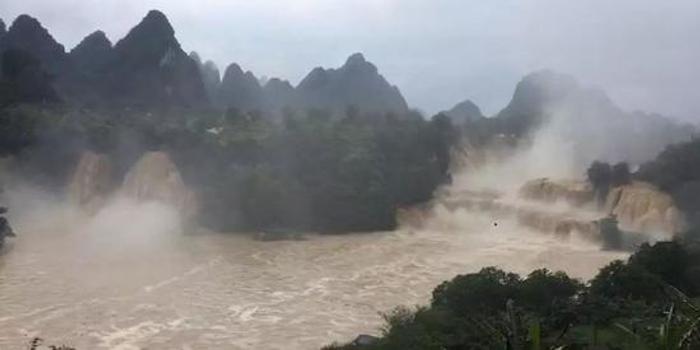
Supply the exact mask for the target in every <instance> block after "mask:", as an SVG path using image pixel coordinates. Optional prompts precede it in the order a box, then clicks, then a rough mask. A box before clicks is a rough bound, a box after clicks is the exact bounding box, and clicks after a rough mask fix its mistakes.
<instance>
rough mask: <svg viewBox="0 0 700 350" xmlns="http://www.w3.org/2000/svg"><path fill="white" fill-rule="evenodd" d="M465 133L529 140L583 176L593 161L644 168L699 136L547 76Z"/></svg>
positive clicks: (537, 75)
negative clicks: (666, 151)
mask: <svg viewBox="0 0 700 350" xmlns="http://www.w3.org/2000/svg"><path fill="white" fill-rule="evenodd" d="M458 107H459V106H458ZM458 107H455V109H458ZM471 110H472V111H474V108H473V107H472V109H471ZM445 113H446V115H448V116H452V115H455V118H456V121H459V120H462V119H463V118H464V116H461V115H460V114H459V113H455V112H454V110H453V111H448V112H445ZM473 113H475V112H473ZM467 128H470V129H471V130H470V131H468V132H469V133H471V134H472V141H477V140H482V141H483V139H484V136H485V135H498V134H500V135H506V136H508V137H509V138H510V139H514V140H526V141H527V140H529V141H528V142H532V143H534V144H533V145H532V146H533V147H535V148H537V147H541V148H543V149H536V150H534V151H533V153H537V154H539V155H549V156H552V157H554V154H553V153H555V152H553V151H554V150H557V151H558V152H559V155H560V156H562V157H569V158H571V159H568V160H566V161H565V163H569V164H577V165H578V167H579V168H577V169H572V171H574V172H577V173H579V174H580V173H582V172H581V171H582V170H583V169H581V168H580V167H583V166H587V165H588V164H590V163H591V162H592V161H594V160H604V161H608V162H620V161H626V162H629V163H630V164H633V165H636V164H641V163H643V162H644V161H648V160H651V159H653V157H655V156H656V155H657V154H658V153H659V152H661V151H662V150H663V149H664V147H665V146H666V145H668V144H672V143H678V142H684V141H688V140H690V139H691V138H692V137H693V135H694V134H695V133H696V129H695V127H693V126H692V125H689V124H681V123H678V122H675V121H673V120H671V119H668V118H665V117H663V116H661V115H658V114H649V113H642V112H627V111H624V110H622V109H621V108H620V107H618V106H617V105H616V104H615V103H614V102H613V101H612V100H611V99H610V98H609V97H608V96H607V94H606V93H605V92H604V91H602V90H600V89H593V88H589V87H585V86H582V85H580V84H579V83H578V82H577V81H576V79H574V78H573V77H571V76H569V75H566V74H561V73H556V72H552V71H548V70H543V71H537V72H534V73H532V74H529V75H527V76H525V77H524V78H523V79H522V80H521V81H520V82H519V83H518V85H517V86H516V88H515V92H514V93H513V97H512V99H511V101H510V102H509V104H508V105H507V106H506V107H505V108H503V109H502V110H501V111H500V112H499V113H497V114H496V115H495V116H493V117H491V118H475V119H472V121H471V122H468V123H467ZM540 151H542V152H540ZM551 160H552V161H553V163H556V162H554V160H555V159H551ZM559 160H562V159H559Z"/></svg>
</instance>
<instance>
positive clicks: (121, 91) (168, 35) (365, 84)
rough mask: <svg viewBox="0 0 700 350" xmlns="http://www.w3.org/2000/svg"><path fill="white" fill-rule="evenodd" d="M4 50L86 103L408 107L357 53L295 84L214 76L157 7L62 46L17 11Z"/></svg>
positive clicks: (0, 38) (239, 73)
mask: <svg viewBox="0 0 700 350" xmlns="http://www.w3.org/2000/svg"><path fill="white" fill-rule="evenodd" d="M8 50H20V51H23V52H26V53H27V54H29V55H31V56H33V57H34V58H36V59H37V60H38V62H39V63H40V66H41V68H42V69H43V70H45V72H46V73H47V74H49V75H50V76H51V77H52V78H53V79H52V80H53V81H54V82H53V85H55V89H56V91H57V92H58V95H59V96H60V97H61V99H62V100H64V101H65V102H67V103H71V104H78V105H83V106H88V107H90V106H93V107H106V108H113V107H129V108H139V109H151V108H158V109H161V108H168V107H185V108H215V109H226V108H236V109H239V110H241V111H244V112H245V111H251V110H259V111H262V112H275V113H278V112H280V111H281V110H282V109H285V108H291V109H308V108H317V109H326V110H330V111H333V112H340V113H342V112H344V111H345V110H346V109H347V108H348V107H355V108H357V109H358V110H360V111H364V112H379V113H385V112H398V113H401V112H405V111H406V110H408V106H407V104H406V101H405V100H404V98H403V96H402V95H401V93H400V91H399V90H398V88H397V87H396V86H393V85H391V84H390V83H388V82H387V81H386V79H385V78H384V77H383V76H381V75H380V74H379V72H378V70H377V68H376V67H375V66H374V65H373V64H372V63H370V62H367V61H366V60H365V59H364V57H363V56H362V55H361V54H354V55H352V56H350V57H349V58H348V60H347V62H346V63H345V64H344V65H343V66H342V67H340V68H337V69H323V68H320V67H319V68H316V69H314V70H312V71H311V72H310V73H309V75H308V76H307V77H306V78H305V79H304V80H302V82H301V83H300V84H299V86H297V87H294V86H292V85H291V84H289V82H287V81H285V80H281V79H278V78H272V79H269V80H268V81H267V82H266V83H265V84H264V85H261V84H260V81H259V80H258V78H257V77H255V75H254V74H253V73H252V72H250V71H245V72H244V71H243V69H242V68H241V67H240V66H238V65H237V64H235V63H232V64H230V65H229V66H228V67H227V69H226V70H225V72H224V74H223V76H221V74H220V72H219V70H218V68H217V67H216V65H215V64H214V63H213V62H211V61H206V62H204V63H203V62H202V59H201V58H200V56H199V55H198V54H197V53H196V52H192V53H191V54H190V55H188V54H186V53H185V52H184V51H183V49H182V47H181V46H180V43H179V42H178V40H177V38H176V37H175V30H174V29H173V27H172V26H171V24H170V22H169V21H168V19H167V17H166V16H165V15H164V14H163V13H162V12H160V11H157V10H152V11H149V12H148V14H147V15H146V16H145V17H144V18H143V19H142V20H141V21H140V22H139V23H138V24H137V25H136V26H134V27H133V28H132V29H131V30H130V31H129V32H128V34H127V35H126V36H125V37H124V38H122V39H120V40H119V41H117V42H116V43H115V44H114V45H112V43H111V42H110V41H109V39H108V38H107V36H106V35H105V33H104V32H102V31H100V30H98V31H95V32H93V33H91V34H90V35H88V36H86V37H85V38H84V39H83V40H82V41H81V42H80V43H79V44H78V45H76V47H74V48H73V49H72V50H71V51H70V52H68V53H67V52H66V51H65V49H64V47H63V45H61V44H59V43H58V42H56V40H54V38H53V37H52V36H51V34H50V33H49V31H48V30H47V29H46V28H44V27H43V26H42V25H41V23H40V22H39V21H38V20H37V19H35V18H33V17H30V16H28V15H20V16H19V17H17V19H16V20H15V21H14V22H13V24H12V26H11V27H10V28H9V30H5V27H4V23H0V54H2V53H4V52H5V51H8Z"/></svg>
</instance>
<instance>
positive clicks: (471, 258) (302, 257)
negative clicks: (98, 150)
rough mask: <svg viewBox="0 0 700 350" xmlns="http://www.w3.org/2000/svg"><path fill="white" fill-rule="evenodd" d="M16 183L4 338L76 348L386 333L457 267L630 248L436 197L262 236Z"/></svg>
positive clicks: (591, 259)
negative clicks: (340, 225) (434, 203)
mask: <svg viewBox="0 0 700 350" xmlns="http://www.w3.org/2000/svg"><path fill="white" fill-rule="evenodd" d="M17 197H18V198H19V197H21V198H23V199H22V201H19V200H16V201H15V202H16V203H14V204H13V206H12V215H11V216H10V220H11V221H12V223H13V225H14V226H15V230H16V231H17V232H18V233H19V235H18V238H16V239H15V240H14V241H12V242H10V243H9V244H8V245H7V246H6V247H5V248H4V249H3V251H2V255H0V349H25V348H26V345H27V344H28V342H29V341H30V340H31V339H32V338H33V337H36V336H38V337H41V338H43V339H45V340H46V342H47V343H52V344H64V343H65V344H69V345H71V346H74V347H76V348H78V349H252V348H255V349H286V350H288V349H319V348H320V347H321V346H323V345H325V344H329V343H331V342H333V341H341V342H344V341H349V340H351V339H352V338H353V337H354V336H355V335H357V334H358V333H370V334H372V333H374V334H376V333H379V332H380V326H381V325H382V318H381V313H382V312H387V311H389V310H391V309H392V308H393V307H395V306H398V305H409V306H410V305H417V304H424V303H427V302H429V300H430V293H431V291H432V289H433V288H434V287H435V286H436V285H437V284H439V283H440V282H442V281H443V280H445V279H449V278H451V277H453V276H455V275H456V274H460V273H468V272H473V271H477V270H479V269H480V268H481V267H484V266H499V267H502V268H504V269H509V270H513V271H516V272H519V273H526V272H528V271H530V270H531V269H533V268H540V267H547V268H550V269H555V270H558V269H562V270H564V271H567V272H568V273H569V274H571V275H574V276H577V277H581V278H588V277H591V276H592V275H593V274H594V273H595V272H596V271H597V269H598V268H599V267H600V266H602V265H604V264H605V263H607V262H609V261H610V260H612V259H615V258H621V257H624V255H623V254H621V253H612V252H601V251H600V249H599V248H598V247H597V246H595V245H592V244H590V243H586V242H581V241H577V240H575V239H574V240H568V241H562V240H558V239H555V238H554V237H553V236H551V235H545V234H542V233H535V232H530V231H527V230H525V229H522V228H520V227H518V226H516V225H514V224H512V223H510V222H508V221H500V222H498V225H497V226H494V218H492V217H489V216H488V215H486V214H484V213H479V214H476V213H469V212H466V211H463V210H457V211H455V212H448V211H444V210H443V211H440V210H438V212H437V213H436V214H435V216H434V217H433V218H432V219H430V220H429V221H428V222H427V223H426V225H425V227H424V228H422V229H414V228H408V227H407V228H402V229H400V230H397V231H395V232H383V233H371V234H346V235H341V236H319V235H314V234H308V235H307V236H306V240H303V241H277V242H261V241H256V240H254V239H252V238H250V236H245V235H241V234H221V233H212V232H206V231H203V230H198V229H181V228H180V227H179V225H178V224H177V215H176V214H175V213H174V212H173V211H171V210H169V209H168V208H166V207H163V206H162V205H160V204H156V203H132V202H125V201H121V202H117V203H115V204H112V205H111V206H110V207H108V208H107V209H106V210H103V211H102V212H100V213H99V214H97V215H96V216H94V217H88V216H86V215H83V214H78V213H77V212H75V211H72V210H69V209H65V208H63V206H60V205H56V204H50V203H47V202H46V201H44V200H42V199H40V198H38V197H36V196H32V195H31V194H29V195H27V194H26V193H25V194H23V195H21V196H19V195H18V196H17ZM49 202H50V201H49Z"/></svg>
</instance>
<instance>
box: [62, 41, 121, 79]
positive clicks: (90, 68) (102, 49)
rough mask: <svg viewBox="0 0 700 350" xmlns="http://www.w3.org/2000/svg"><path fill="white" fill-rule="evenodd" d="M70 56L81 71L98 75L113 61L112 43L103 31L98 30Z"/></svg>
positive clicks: (71, 52) (72, 51)
mask: <svg viewBox="0 0 700 350" xmlns="http://www.w3.org/2000/svg"><path fill="white" fill-rule="evenodd" d="M69 56H70V59H71V61H72V63H73V64H74V65H75V66H76V67H77V69H78V70H79V71H81V72H83V73H87V74H96V73H99V72H100V71H101V70H102V69H104V67H105V66H106V65H107V64H108V63H109V62H110V61H111V60H112V59H113V51H112V43H111V42H110V41H109V39H107V36H106V35H105V33H104V32H103V31H101V30H98V31H95V32H93V33H92V34H90V35H88V36H86V37H85V38H84V39H83V40H82V41H81V42H80V43H79V44H78V45H76V46H75V47H74V48H73V49H72V50H71V51H70V54H69Z"/></svg>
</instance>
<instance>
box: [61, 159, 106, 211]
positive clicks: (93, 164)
mask: <svg viewBox="0 0 700 350" xmlns="http://www.w3.org/2000/svg"><path fill="white" fill-rule="evenodd" d="M113 188H114V177H113V167H112V162H111V161H110V159H109V157H107V156H106V155H104V154H98V153H95V152H92V151H85V152H83V154H82V155H81V156H80V161H79V162H78V166H77V167H76V169H75V172H74V173H73V177H72V179H71V182H70V184H69V185H68V197H69V200H70V201H71V202H72V203H74V204H76V205H78V206H79V207H81V208H83V209H86V210H88V211H95V210H97V209H99V208H100V207H101V206H102V205H103V204H104V203H105V201H106V200H107V197H108V196H109V194H110V192H111V191H112V189H113Z"/></svg>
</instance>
